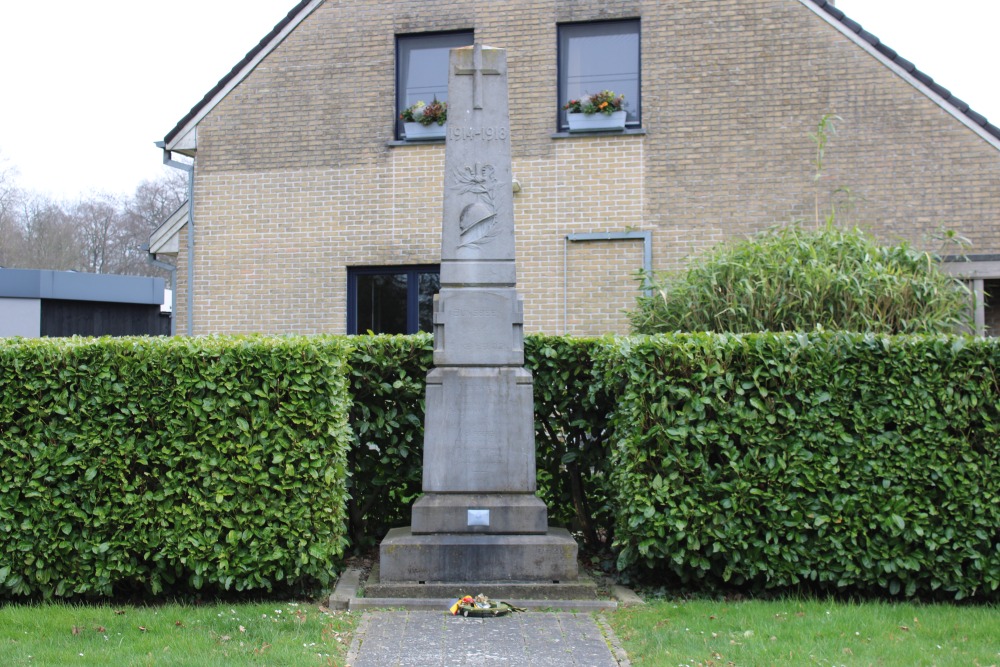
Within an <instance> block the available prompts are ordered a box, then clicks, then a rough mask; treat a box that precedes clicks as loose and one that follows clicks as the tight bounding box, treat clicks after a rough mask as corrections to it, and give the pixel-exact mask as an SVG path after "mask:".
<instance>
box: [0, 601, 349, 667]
mask: <svg viewBox="0 0 1000 667" xmlns="http://www.w3.org/2000/svg"><path fill="white" fill-rule="evenodd" d="M357 619H358V615H357V614H348V613H346V612H330V611H328V610H326V609H325V608H323V607H320V606H318V605H316V604H310V603H305V602H302V603H294V602H267V603H254V604H233V605H229V604H214V603H213V604H207V605H179V604H168V605H160V606H151V607H128V606H106V605H68V604H58V603H54V604H42V605H37V606H31V605H5V606H0V665H3V667H11V666H13V665H53V666H56V665H58V666H59V667H64V666H66V665H73V666H80V667H85V666H88V665H92V666H95V667H118V666H119V665H121V666H130V665H157V666H160V665H164V666H167V665H191V666H195V665H197V666H198V667H201V666H203V665H208V666H211V665H343V664H344V658H345V656H346V655H347V650H348V648H349V647H350V643H351V632H352V631H353V630H354V626H355V624H356V622H357Z"/></svg>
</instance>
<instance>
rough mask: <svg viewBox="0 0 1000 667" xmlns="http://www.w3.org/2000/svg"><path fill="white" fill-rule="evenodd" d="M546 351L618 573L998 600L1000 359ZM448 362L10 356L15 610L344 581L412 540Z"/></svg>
mask: <svg viewBox="0 0 1000 667" xmlns="http://www.w3.org/2000/svg"><path fill="white" fill-rule="evenodd" d="M525 348H526V365H527V367H528V368H529V369H530V370H531V371H532V373H533V375H534V390H535V437H536V448H537V457H538V458H537V469H538V487H539V495H540V496H541V497H542V498H543V499H544V500H545V502H546V503H547V505H548V507H549V516H550V519H551V520H552V521H553V522H554V523H562V524H564V525H567V526H569V527H570V528H571V529H572V530H574V531H575V532H577V533H578V534H579V535H580V536H582V538H583V540H584V542H585V543H586V544H587V546H589V547H592V548H596V549H600V548H602V547H605V546H607V545H608V544H610V543H611V542H612V540H614V544H615V546H616V548H617V549H618V550H619V559H618V563H619V567H620V568H622V569H635V570H637V571H639V572H642V573H646V574H651V575H653V576H655V577H658V578H660V579H661V580H665V581H666V582H668V583H673V584H680V585H683V586H685V587H688V588H692V589H701V590H714V589H719V588H726V587H737V588H740V589H742V590H745V591H749V592H759V591H763V590H773V589H783V590H787V589H789V588H793V589H794V588H802V589H807V590H811V591H833V592H847V593H852V594H855V593H860V594H869V593H875V594H879V595H886V594H888V595H905V596H914V595H918V596H922V597H928V596H945V595H947V596H951V597H957V598H962V597H973V596H974V597H976V598H980V599H997V598H998V597H1000V593H998V589H1000V501H998V499H1000V386H998V380H997V378H998V375H1000V341H997V340H993V339H973V338H967V337H955V336H895V337H890V336H873V335H854V334H821V333H816V334H797V335H796V334H750V335H742V336H739V335H726V334H687V335H681V334H678V335H667V336H658V337H637V338H623V339H612V338H606V339H594V340H590V339H572V338H567V337H553V336H541V335H538V336H529V337H527V338H526V340H525ZM431 359H432V340H431V337H430V336H427V335H416V336H358V337H350V338H345V337H332V336H331V337H316V338H294V337H291V338H264V337H251V338H206V339H185V338H176V339H96V340H95V339H61V340H35V341H26V340H14V341H10V340H8V341H0V598H14V597H53V596H55V597H78V596H89V595H103V596H106V595H118V594H123V593H125V594H129V593H153V594H156V593H161V592H164V591H166V592H169V593H170V594H184V593H189V592H191V591H197V590H203V591H207V592H209V593H213V592H220V591H225V590H235V591H247V590H275V589H291V588H296V587H298V588H299V589H301V587H305V586H312V585H314V584H324V583H326V582H327V581H328V580H329V577H330V572H331V571H332V570H333V569H335V568H336V567H337V565H338V564H339V563H340V560H341V558H342V556H343V553H344V549H345V548H346V546H347V544H348V537H349V536H350V537H351V538H353V542H354V546H355V547H356V548H364V547H367V546H371V545H373V544H375V543H377V542H378V541H379V540H380V539H381V538H382V537H383V536H384V534H385V531H386V530H387V529H388V528H389V527H391V526H394V525H402V524H406V523H408V522H409V512H410V507H411V505H412V502H413V500H414V498H415V497H416V495H417V494H418V493H419V491H420V486H421V466H422V444H423V417H424V412H423V400H424V382H425V376H426V373H427V370H428V369H429V368H430V365H431ZM349 418H350V421H351V422H352V424H353V429H352V428H351V427H350V426H349V420H348V419H349ZM348 494H350V496H351V497H350V498H348Z"/></svg>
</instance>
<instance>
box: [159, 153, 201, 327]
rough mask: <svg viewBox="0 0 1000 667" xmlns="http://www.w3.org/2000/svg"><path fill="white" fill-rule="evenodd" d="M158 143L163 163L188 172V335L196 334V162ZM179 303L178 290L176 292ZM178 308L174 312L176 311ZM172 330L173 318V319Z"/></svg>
mask: <svg viewBox="0 0 1000 667" xmlns="http://www.w3.org/2000/svg"><path fill="white" fill-rule="evenodd" d="M156 145H157V146H159V147H160V148H161V149H162V150H163V164H165V165H167V166H168V167H173V168H174V169H180V170H181V171H186V172H187V173H188V221H187V290H188V291H187V335H188V336H193V335H194V164H188V163H186V162H178V161H177V160H174V159H173V157H172V153H171V152H170V151H169V150H168V149H167V148H166V144H164V143H163V142H162V141H158V142H156ZM174 303H175V304H176V303H177V292H176V291H175V292H174ZM176 310H177V309H176V308H175V309H174V312H175V313H176ZM170 326H171V331H172V330H173V320H172V319H171V325H170Z"/></svg>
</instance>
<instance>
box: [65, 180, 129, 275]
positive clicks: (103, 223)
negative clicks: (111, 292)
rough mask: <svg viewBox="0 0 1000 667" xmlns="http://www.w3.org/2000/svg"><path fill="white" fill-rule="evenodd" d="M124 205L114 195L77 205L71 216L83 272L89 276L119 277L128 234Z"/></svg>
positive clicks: (71, 210)
mask: <svg viewBox="0 0 1000 667" xmlns="http://www.w3.org/2000/svg"><path fill="white" fill-rule="evenodd" d="M121 210H122V205H121V203H120V202H119V201H118V200H117V199H115V198H114V197H113V196H112V195H106V194H105V195H97V196H92V197H91V198H90V199H85V200H82V201H80V202H78V203H77V204H76V205H74V206H73V207H72V208H71V209H70V212H69V217H70V218H71V219H72V221H73V224H74V226H75V227H76V232H77V238H78V239H79V242H80V246H81V247H80V251H81V253H82V255H83V262H84V266H83V270H84V271H87V272H88V273H120V272H121V271H122V269H123V268H124V267H123V264H125V261H124V255H125V252H124V247H125V245H126V244H127V234H126V230H125V226H124V224H123V218H124V216H123V215H122V213H121Z"/></svg>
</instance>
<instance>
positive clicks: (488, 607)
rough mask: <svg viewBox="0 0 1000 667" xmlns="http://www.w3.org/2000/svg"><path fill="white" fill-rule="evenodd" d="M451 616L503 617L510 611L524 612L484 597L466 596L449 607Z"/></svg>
mask: <svg viewBox="0 0 1000 667" xmlns="http://www.w3.org/2000/svg"><path fill="white" fill-rule="evenodd" d="M448 611H450V612H451V615H452V616H459V615H461V616H477V617H483V616H505V615H507V614H509V613H510V612H512V611H524V610H523V609H521V608H520V607H515V606H514V605H512V604H510V603H508V602H497V601H496V600H491V599H489V598H488V597H486V596H485V595H477V596H476V597H472V596H471V595H466V596H465V597H463V598H459V599H458V600H455V603H454V604H452V605H451V609H449V610H448Z"/></svg>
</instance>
